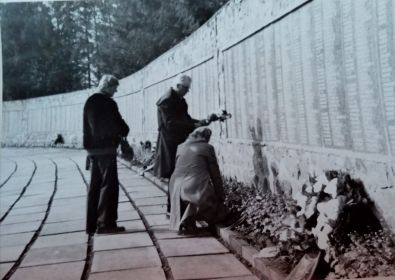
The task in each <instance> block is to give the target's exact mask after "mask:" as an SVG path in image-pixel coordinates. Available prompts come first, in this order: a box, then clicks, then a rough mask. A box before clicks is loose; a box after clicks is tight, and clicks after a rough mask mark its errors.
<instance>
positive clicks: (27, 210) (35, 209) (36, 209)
mask: <svg viewBox="0 0 395 280" xmlns="http://www.w3.org/2000/svg"><path fill="white" fill-rule="evenodd" d="M0 196H1V194H0ZM45 211H47V205H41V206H30V207H24V208H13V209H12V210H11V212H10V214H9V216H18V215H26V214H37V213H43V212H45ZM7 218H8V217H7Z"/></svg>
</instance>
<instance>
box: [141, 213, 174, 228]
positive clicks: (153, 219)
mask: <svg viewBox="0 0 395 280" xmlns="http://www.w3.org/2000/svg"><path fill="white" fill-rule="evenodd" d="M145 218H146V219H147V222H148V223H149V224H150V226H168V225H169V224H170V220H169V219H168V218H167V217H166V215H163V214H160V215H145Z"/></svg>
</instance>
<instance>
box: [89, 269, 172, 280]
mask: <svg viewBox="0 0 395 280" xmlns="http://www.w3.org/2000/svg"><path fill="white" fill-rule="evenodd" d="M109 279H114V280H142V279H143V280H166V276H165V273H164V272H163V269H162V268H161V267H148V268H138V269H133V270H121V271H111V272H100V273H92V274H91V275H90V276H89V280H109Z"/></svg>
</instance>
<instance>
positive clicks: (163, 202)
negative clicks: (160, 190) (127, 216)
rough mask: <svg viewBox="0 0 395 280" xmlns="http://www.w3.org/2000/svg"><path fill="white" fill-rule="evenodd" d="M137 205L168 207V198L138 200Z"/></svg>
mask: <svg viewBox="0 0 395 280" xmlns="http://www.w3.org/2000/svg"><path fill="white" fill-rule="evenodd" d="M135 203H136V205H137V206H150V205H166V204H167V198H166V197H152V198H136V199H135Z"/></svg>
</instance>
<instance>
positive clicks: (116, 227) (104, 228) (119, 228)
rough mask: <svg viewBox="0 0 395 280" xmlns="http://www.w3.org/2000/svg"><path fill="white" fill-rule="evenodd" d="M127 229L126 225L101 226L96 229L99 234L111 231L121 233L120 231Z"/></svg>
mask: <svg viewBox="0 0 395 280" xmlns="http://www.w3.org/2000/svg"><path fill="white" fill-rule="evenodd" d="M124 231H125V227H119V226H115V227H99V228H97V230H96V233H97V234H109V233H120V232H124Z"/></svg>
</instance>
